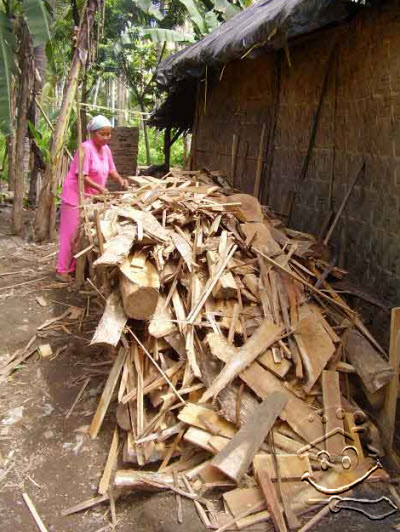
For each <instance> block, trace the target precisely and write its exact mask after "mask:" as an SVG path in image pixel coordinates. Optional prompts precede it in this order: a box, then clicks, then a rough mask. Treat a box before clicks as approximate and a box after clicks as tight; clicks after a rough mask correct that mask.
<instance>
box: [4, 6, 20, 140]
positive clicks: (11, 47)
mask: <svg viewBox="0 0 400 532" xmlns="http://www.w3.org/2000/svg"><path fill="white" fill-rule="evenodd" d="M14 54H15V36H14V34H13V32H12V26H11V21H10V19H9V18H8V17H7V15H6V14H5V13H4V12H2V11H0V131H1V132H2V133H3V134H5V135H7V134H9V133H10V132H11V125H12V116H11V77H12V74H13V73H14V72H15V70H16V68H15V60H14Z"/></svg>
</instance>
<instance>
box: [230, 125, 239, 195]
mask: <svg viewBox="0 0 400 532" xmlns="http://www.w3.org/2000/svg"><path fill="white" fill-rule="evenodd" d="M238 147H239V135H236V133H234V134H233V137H232V152H231V184H232V186H233V187H234V186H235V185H236V180H235V174H236V161H237V154H238Z"/></svg>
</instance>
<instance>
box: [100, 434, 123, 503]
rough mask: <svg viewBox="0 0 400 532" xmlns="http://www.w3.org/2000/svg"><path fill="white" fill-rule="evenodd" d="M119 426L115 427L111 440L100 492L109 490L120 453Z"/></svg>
mask: <svg viewBox="0 0 400 532" xmlns="http://www.w3.org/2000/svg"><path fill="white" fill-rule="evenodd" d="M118 442H119V437H118V427H115V429H114V434H113V439H112V442H111V447H110V452H109V453H108V456H107V461H106V466H105V468H104V472H103V476H102V477H101V480H100V484H99V494H100V495H105V494H106V493H107V491H108V488H109V487H110V479H111V474H112V470H113V467H114V465H115V462H116V459H117V453H118Z"/></svg>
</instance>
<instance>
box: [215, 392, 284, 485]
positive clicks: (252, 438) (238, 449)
mask: <svg viewBox="0 0 400 532" xmlns="http://www.w3.org/2000/svg"><path fill="white" fill-rule="evenodd" d="M286 403H287V397H286V395H285V394H282V393H280V392H272V393H271V394H269V395H268V396H267V397H266V399H264V401H263V402H262V403H261V404H260V405H259V406H258V407H257V408H255V409H254V411H253V412H252V413H251V414H250V415H249V416H248V418H247V420H246V422H245V423H244V424H243V425H242V427H241V428H240V429H239V431H238V432H237V433H236V434H235V436H233V438H232V439H231V441H230V442H229V443H228V445H226V447H224V448H223V450H222V451H221V452H220V453H219V454H218V455H217V456H216V457H215V458H214V459H213V460H212V462H211V464H212V466H213V467H215V468H216V469H218V470H219V471H221V472H222V473H224V474H225V475H226V476H227V477H229V478H231V479H232V480H235V481H236V482H239V481H240V479H241V478H242V476H243V475H244V474H245V473H246V471H247V470H248V468H249V466H250V464H251V461H252V460H253V458H254V455H255V454H256V452H257V451H258V449H259V448H260V446H261V444H262V443H263V441H264V440H265V438H266V437H267V435H268V433H269V431H270V430H271V427H272V426H273V424H274V423H275V421H276V418H277V417H278V416H279V414H280V413H281V411H282V409H283V408H284V406H285V405H286Z"/></svg>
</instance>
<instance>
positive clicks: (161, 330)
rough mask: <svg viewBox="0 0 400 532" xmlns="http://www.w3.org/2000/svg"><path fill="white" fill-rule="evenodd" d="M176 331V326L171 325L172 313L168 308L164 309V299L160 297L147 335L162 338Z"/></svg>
mask: <svg viewBox="0 0 400 532" xmlns="http://www.w3.org/2000/svg"><path fill="white" fill-rule="evenodd" d="M176 330H177V328H176V325H175V324H174V323H172V313H171V311H170V310H169V308H165V298H164V297H163V296H161V295H160V296H159V298H158V302H157V306H156V310H155V312H154V314H153V317H152V319H151V320H150V323H149V334H150V335H151V336H154V338H164V337H165V336H168V335H171V334H173V333H174V332H175V331H176Z"/></svg>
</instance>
